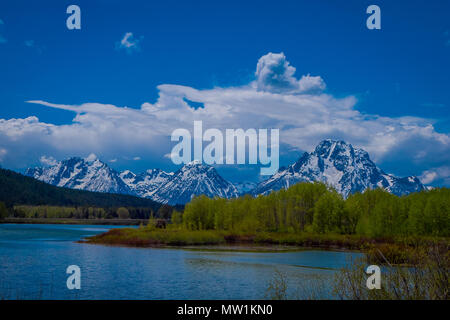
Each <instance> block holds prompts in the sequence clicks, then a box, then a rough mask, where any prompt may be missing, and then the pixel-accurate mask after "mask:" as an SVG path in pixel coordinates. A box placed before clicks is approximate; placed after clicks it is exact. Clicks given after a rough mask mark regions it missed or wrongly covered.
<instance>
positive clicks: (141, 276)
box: [0, 224, 360, 299]
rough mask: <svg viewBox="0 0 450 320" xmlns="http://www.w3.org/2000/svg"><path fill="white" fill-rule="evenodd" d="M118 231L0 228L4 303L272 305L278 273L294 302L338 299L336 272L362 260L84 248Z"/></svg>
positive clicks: (315, 253)
mask: <svg viewBox="0 0 450 320" xmlns="http://www.w3.org/2000/svg"><path fill="white" fill-rule="evenodd" d="M110 228H117V226H93V225H44V224H33V225H30V224H0V299H264V298H265V297H266V293H267V288H268V287H269V283H270V281H271V280H272V279H274V276H275V275H276V274H282V275H283V276H284V277H285V279H286V283H287V284H288V296H289V297H291V298H306V297H307V296H308V295H309V293H310V292H311V291H320V294H321V295H322V296H325V297H331V296H330V292H329V290H330V288H331V281H333V278H332V277H333V273H334V272H336V270H337V269H338V268H341V267H343V266H344V265H345V264H346V263H348V262H349V259H352V258H356V257H358V256H359V255H360V254H359V253H354V252H338V251H325V250H299V251H281V252H273V251H271V252H247V251H237V250H229V251H227V250H225V251H221V250H220V251H217V250H212V249H203V250H191V249H171V248H168V249H166V248H129V247H112V246H103V245H92V244H83V243H77V242H76V241H77V240H80V239H82V238H84V237H86V236H90V235H95V234H98V233H101V232H105V231H107V230H108V229H110ZM69 265H77V266H79V267H80V270H81V289H80V290H69V289H68V288H67V285H66V280H67V278H68V277H69V275H68V274H66V268H67V267H68V266H69ZM319 284H320V285H319Z"/></svg>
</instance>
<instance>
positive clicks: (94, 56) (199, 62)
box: [0, 0, 450, 185]
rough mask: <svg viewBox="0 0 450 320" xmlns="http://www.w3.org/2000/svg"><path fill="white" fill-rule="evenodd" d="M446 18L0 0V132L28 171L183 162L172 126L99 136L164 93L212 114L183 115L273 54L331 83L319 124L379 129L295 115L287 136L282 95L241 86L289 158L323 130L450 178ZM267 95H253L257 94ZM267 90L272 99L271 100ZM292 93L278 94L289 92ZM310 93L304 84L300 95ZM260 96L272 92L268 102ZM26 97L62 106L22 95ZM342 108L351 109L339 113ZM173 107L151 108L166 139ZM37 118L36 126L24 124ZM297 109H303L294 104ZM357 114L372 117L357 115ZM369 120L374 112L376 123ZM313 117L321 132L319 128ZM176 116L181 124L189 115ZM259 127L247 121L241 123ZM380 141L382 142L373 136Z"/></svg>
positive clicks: (440, 9)
mask: <svg viewBox="0 0 450 320" xmlns="http://www.w3.org/2000/svg"><path fill="white" fill-rule="evenodd" d="M70 4H77V5H79V6H80V8H81V26H82V28H81V30H68V29H67V28H66V25H65V24H66V18H67V16H68V15H67V14H66V8H67V6H68V5H70ZM370 4H377V5H379V6H380V8H381V17H382V22H381V23H382V29H381V30H368V29H367V28H366V24H365V20H366V19H367V16H368V15H367V14H366V13H365V10H366V8H367V6H368V5H370ZM448 12H450V2H448V1H441V0H439V1H437V0H436V1H376V2H373V1H277V2H274V1H270V2H269V1H233V0H232V1H223V2H219V1H183V2H181V1H158V2H156V1H133V0H128V1H114V0H113V1H111V0H109V1H92V0H91V1H76V2H73V1H45V0H44V1H42V0H41V1H21V0H19V1H10V2H1V3H0V19H1V22H0V74H1V77H0V119H4V121H9V122H7V123H6V122H3V123H1V126H3V128H2V127H1V126H0V156H1V157H0V161H1V165H2V166H3V167H8V168H13V169H17V170H20V169H23V168H25V167H27V166H30V165H36V164H39V159H40V158H41V157H42V156H45V157H46V158H50V157H54V158H56V159H62V158H64V157H67V156H70V155H80V156H87V155H88V154H89V153H92V152H93V153H96V154H97V155H98V156H99V157H100V158H101V159H103V160H105V161H112V162H110V164H111V166H113V167H115V168H117V169H123V168H130V169H132V170H135V171H140V170H144V169H146V168H152V167H161V168H163V169H166V170H173V169H175V168H176V166H174V165H173V164H172V163H171V162H170V160H169V159H167V158H165V157H164V154H166V153H167V150H166V149H167V148H170V147H171V145H170V140H169V139H168V136H169V135H170V131H169V132H167V137H166V138H167V139H168V140H162V139H161V138H156V134H155V135H154V136H153V133H152V132H153V131H152V132H147V131H145V130H144V131H142V132H137V130H136V131H135V130H131V133H129V132H126V131H127V130H128V129H129V128H128V129H127V127H125V126H124V127H123V128H122V127H119V128H118V129H117V132H119V133H120V134H121V136H120V137H122V138H123V139H121V138H120V139H119V138H116V139H115V140H114V139H113V138H111V141H109V140H103V139H107V137H108V136H110V137H111V136H112V135H111V133H108V124H111V123H112V122H107V121H108V120H107V119H109V117H110V116H111V117H112V116H113V114H116V112H119V113H120V115H121V116H122V115H123V117H124V118H123V121H124V122H127V121H128V122H130V123H133V121H137V122H138V123H137V126H138V127H139V126H141V125H144V123H139V121H140V120H139V119H140V118H139V117H140V116H139V112H141V111H142V110H143V109H145V107H144V108H143V105H144V106H145V105H146V104H148V105H152V106H155V105H156V106H157V107H158V108H159V107H162V108H165V109H164V110H168V109H171V108H174V107H173V106H172V105H165V104H166V102H165V101H166V100H168V101H169V102H168V103H175V104H176V103H177V100H176V99H175V100H173V101H172V100H170V99H172V98H174V97H178V96H179V95H182V96H183V97H184V98H186V99H188V98H189V97H190V98H191V99H190V100H192V101H198V102H201V103H203V102H205V103H206V109H208V108H209V110H210V114H208V115H204V114H203V115H202V114H190V113H189V116H185V118H187V119H191V118H193V119H195V118H202V117H206V116H208V119H211V118H213V117H214V116H211V115H214V114H220V111H217V110H216V111H214V110H215V109H214V106H216V105H219V106H222V107H224V106H227V105H229V103H231V101H228V100H227V99H226V96H221V95H222V94H224V93H223V91H225V92H233V91H232V90H237V92H242V91H245V90H246V89H245V90H244V89H242V88H247V89H248V88H249V87H251V86H252V83H253V84H254V83H255V81H257V80H258V79H257V75H255V71H256V66H257V63H258V61H259V59H260V58H261V57H264V56H266V55H267V54H268V53H277V54H279V53H283V54H284V57H285V60H282V61H283V63H284V61H286V62H288V63H289V65H290V66H293V67H295V68H296V72H295V74H294V77H295V78H296V79H300V78H301V77H302V76H303V75H308V74H310V75H311V76H314V77H320V78H321V79H322V80H323V82H324V83H325V84H326V89H325V90H324V91H323V92H321V93H320V94H317V95H315V96H311V95H308V97H305V99H311V100H307V101H309V103H310V104H312V103H313V102H317V101H319V100H320V101H319V102H317V103H319V104H320V106H323V107H324V108H329V109H328V110H333V111H330V112H327V111H326V110H322V111H321V112H324V113H319V114H318V113H316V110H317V109H314V110H311V114H310V115H307V116H306V118H307V119H311V122H314V121H315V120H314V119H322V118H323V117H324V114H327V115H329V117H330V118H329V121H334V120H336V119H338V120H339V121H337V122H339V123H341V124H342V126H346V125H347V124H346V123H347V122H346V121H350V120H351V121H352V122H351V124H348V125H349V126H351V125H353V124H354V125H355V126H358V121H359V125H360V127H361V128H371V129H370V130H369V129H367V130H366V131H364V130H362V129H361V128H360V129H361V133H360V134H359V133H358V128H359V127H358V128H356V127H355V129H354V132H353V133H352V134H351V133H349V132H344V131H345V130H344V129H342V130H340V129H339V128H338V127H333V126H331V125H330V128H329V130H328V131H326V130H325V131H324V132H321V133H320V134H319V133H317V132H311V130H313V128H309V129H308V130H305V131H307V132H309V133H308V134H306V135H305V136H301V135H302V133H301V132H303V131H302V130H301V129H303V128H304V125H303V124H301V123H299V124H298V129H299V130H298V131H292V132H290V131H289V130H284V131H283V128H291V127H292V125H293V124H292V123H287V122H282V120H281V118H280V117H279V116H277V115H275V114H274V115H272V114H271V111H270V110H271V109H270V108H273V109H277V108H281V107H282V103H281V102H279V101H281V100H280V99H279V98H280V97H279V96H276V94H280V93H279V92H270V90H269V89H268V90H267V92H266V93H267V94H266V95H261V96H254V97H253V96H252V98H250V97H249V95H247V94H246V96H245V97H246V100H245V101H246V103H248V104H249V105H251V104H253V103H261V104H262V105H265V104H266V103H267V105H265V107H261V108H262V109H261V112H262V115H263V116H264V117H261V124H260V125H262V124H267V126H268V127H277V126H279V127H280V129H281V133H280V136H281V143H282V154H281V158H280V162H281V164H282V165H287V164H290V163H291V162H292V161H294V160H296V159H297V158H298V157H299V156H300V155H301V153H302V151H305V150H306V151H311V150H312V148H313V147H314V145H316V144H317V143H318V142H319V141H320V139H322V138H337V139H345V140H346V141H347V142H350V143H352V144H354V145H355V146H359V147H363V148H365V149H366V150H368V151H369V153H370V154H371V156H372V158H374V159H375V161H376V163H377V164H378V165H379V166H380V167H381V168H383V169H384V170H385V171H387V172H391V173H394V174H398V175H418V176H422V178H423V179H425V180H426V182H427V183H429V184H434V185H450V163H449V160H450V158H449V155H448V154H449V153H450V147H449V142H448V140H449V139H450V138H449V132H450V119H449V112H448V111H449V108H450V90H449V89H450V76H449V71H450V59H449V58H450V20H449V19H448ZM127 33H132V37H131V38H128V39H130V40H131V43H133V41H137V43H136V45H135V46H133V45H132V46H131V48H128V49H126V48H121V47H120V45H119V44H120V41H121V40H122V39H124V37H125V35H126V34H127ZM277 61H278V62H279V61H281V60H277ZM169 84H170V85H179V86H182V87H180V88H177V87H163V91H164V94H163V96H164V95H167V97H169V98H170V99H169V98H168V99H161V100H164V101H159V104H158V97H159V96H160V95H161V88H159V89H158V86H159V85H169ZM191 89H193V90H194V91H192V90H191ZM241 89H242V90H241ZM259 89H260V88H259V87H258V90H256V89H255V90H256V91H258V92H261V90H259ZM227 90H229V91H227ZM249 90H250V89H249ZM262 91H264V90H262ZM269 94H271V95H272V96H270V97H267V96H268V95H269ZM290 94H291V93H287V92H284V93H282V94H281V95H284V100H286V99H287V96H288V95H290ZM302 94H303V93H299V92H297V93H295V97H296V98H298V97H299V96H301V95H302ZM325 96H326V97H325ZM193 97H194V99H192V98H193ZM213 97H217V99H216V100H214V98H213ZM263 97H264V99H266V98H267V99H266V100H264V101H262V100H261V99H263ZM195 99H197V100H195ZM202 99H204V101H203V100H202ZM252 99H254V100H252ZM330 99H331V100H333V101H331V102H330ZM351 99H354V100H352V101H349V100H351ZM30 100H33V101H34V100H39V101H45V102H47V103H51V104H55V105H54V106H53V107H48V106H46V105H43V104H42V103H41V104H36V103H27V102H26V101H30ZM284 100H283V101H284ZM239 101H242V99H241V100H239ZM302 101H303V100H302ZM87 103H91V104H94V103H95V104H96V105H86V104H87ZM208 103H209V105H211V107H208ZM277 103H280V105H277ZM298 103H301V102H298ZM306 103H308V102H306ZM83 104H85V105H84V107H83V111H82V112H80V111H78V113H79V114H80V115H81V116H83V115H84V118H83V117H82V118H81V119H74V118H75V116H76V112H73V111H71V110H74V109H73V108H72V109H71V108H67V106H80V105H83ZM97 104H102V105H108V106H109V105H111V110H113V108H123V107H125V106H127V107H128V108H132V109H135V110H136V111H137V113H136V114H134V113H133V114H131V115H130V114H128V113H127V114H125V113H123V112H121V111H122V109H120V110H116V109H114V110H113V111H111V112H112V113H108V112H106V113H101V112H99V111H98V105H97ZM335 105H336V106H340V108H343V109H339V110H338V111H336V113H334V112H335V110H336V109H335V107H334V106H335ZM344 105H345V106H344ZM64 106H66V107H64ZM232 107H233V108H236V110H234V109H233V114H237V113H238V112H243V115H242V116H241V117H239V119H247V118H251V116H249V114H248V113H250V111H248V110H250V109H248V110H247V109H246V105H245V104H242V105H239V106H237V105H236V106H235V105H233V106H232ZM224 108H225V107H224ZM239 108H240V109H239ZM317 108H319V107H317ZM68 109H70V110H68ZM319 109H320V108H319ZM344 109H345V110H347V111H349V110H351V112H350V111H349V112H347V113H345V112H343V110H344ZM348 109H349V110H348ZM147 110H148V108H147ZM158 110H159V109H158ZM174 110H176V109H174ZM302 110H303V109H302ZM75 111H76V110H75ZM247 111H248V113H247ZM102 112H103V111H102ZM152 112H153V111H152ZM304 112H306V113H307V114H309V111H308V110H306V111H304ZM178 113H179V114H182V112H178ZM344 113H345V114H344ZM171 114H172V113H170V112H168V113H167V114H166V115H164V114H163V115H161V116H160V117H159V118H158V116H157V117H156V118H157V119H158V121H157V122H155V124H152V123H151V121H150V122H149V124H148V125H149V126H152V125H154V126H158V124H159V123H163V122H164V121H167V123H164V124H165V125H166V127H158V128H156V127H155V130H154V131H155V132H159V133H160V134H161V135H162V136H164V134H163V133H164V128H166V129H167V128H172V127H171V125H172V123H171V121H170V118H169V115H171ZM176 114H177V112H176V111H175V112H174V113H173V114H172V115H174V117H176ZM302 114H303V113H302ZM147 115H148V113H146V116H147ZM30 116H35V117H36V118H37V119H38V120H33V121H31V122H30V121H19V120H20V119H26V118H28V117H30ZM226 116H227V115H226V114H224V118H226ZM246 116H248V117H246ZM292 116H293V117H296V116H298V115H297V114H296V113H295V112H294V113H293V115H292ZM130 117H131V120H130V119H129V118H130ZM134 117H137V118H134ZM361 117H364V120H358V119H361ZM373 117H376V118H377V119H378V120H377V121H374V122H370V121H371V120H370V118H373ZM141 118H142V117H141ZM150 118H151V117H150ZM350 118H351V119H350ZM368 118H369V119H368ZM11 119H15V120H14V121H15V122H13V121H11ZM164 119H165V120H164ZM230 119H231V118H230ZM74 120H75V121H74ZM101 121H104V122H101ZM205 121H206V119H205ZM211 121H212V120H211ZM230 121H231V120H230ZM317 121H318V122H317V125H318V127H321V124H323V123H322V122H321V120H317ZM364 121H369V122H370V123H368V125H365V124H364V123H365V122H364ZM174 122H175V123H176V124H180V125H183V121H182V119H177V121H174ZM335 122H336V121H335ZM74 123H75V126H74ZM186 123H188V122H186ZM186 123H184V125H186ZM231 123H232V122H231ZM327 123H328V122H327ZM220 124H221V122H220V121H216V122H214V121H212V122H211V125H216V126H219V125H220ZM251 124H252V121H248V122H245V121H243V120H242V121H241V120H239V125H240V126H242V127H244V128H245V127H246V126H247V127H249V126H250V125H251ZM115 125H116V126H117V124H115ZM173 125H175V124H173ZM223 125H224V126H226V125H229V123H227V122H226V121H224V122H223ZM334 125H336V123H335V124H334ZM430 125H431V126H432V127H430ZM97 126H98V128H93V127H97ZM414 126H416V127H414ZM322 127H323V126H322ZM390 127H393V128H395V130H394V133H392V134H389V135H386V137H385V139H383V135H382V133H383V132H390V131H389V130H390V129H389V128H390ZM412 127H414V128H413V129H411V128H412ZM11 128H13V129H11ZM102 128H105V129H104V130H103V129H102ZM131 128H133V127H131ZM189 129H190V128H189ZM33 130H36V131H33ZM96 130H97V131H96ZM102 130H103V131H102ZM146 130H147V129H146ZM371 130H372V131H371ZM12 131H13V132H14V133H13V134H12V133H11V132H12ZM49 131H51V132H52V134H48V132H49ZM362 131H364V132H362ZM283 132H285V134H284V135H283ZM119 133H117V134H119ZM133 133H135V134H136V135H139V136H138V137H134V136H133ZM46 134H47V135H46ZM295 134H297V135H298V136H296V135H295ZM28 135H31V137H33V139H35V140H33V139H30V137H29V136H28ZM146 135H149V139H148V144H147V143H146V139H145V136H146ZM373 135H377V137H378V138H377V139H376V142H374V139H372V136H373ZM150 136H151V137H150ZM62 137H64V139H63V138H62ZM71 138H72V139H71ZM127 139H128V140H127ZM152 139H153V140H152ZM86 141H95V143H94V142H92V143H87V142H86ZM127 141H131V142H136V143H127ZM121 143H122V144H123V145H121ZM61 144H63V145H61ZM99 146H101V147H99ZM172 146H173V145H172ZM138 158H139V160H133V159H138ZM219 169H220V170H221V171H222V173H223V174H224V175H225V176H226V177H227V178H229V179H230V180H234V181H236V180H238V179H239V178H242V177H243V178H245V179H249V180H252V179H253V180H254V179H258V177H256V172H258V171H257V170H253V169H252V168H248V167H246V168H228V167H221V168H219Z"/></svg>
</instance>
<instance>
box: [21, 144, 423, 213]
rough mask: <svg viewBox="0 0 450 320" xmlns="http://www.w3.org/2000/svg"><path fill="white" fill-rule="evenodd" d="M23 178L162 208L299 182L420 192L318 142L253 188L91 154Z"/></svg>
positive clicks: (343, 148) (355, 152)
mask: <svg viewBox="0 0 450 320" xmlns="http://www.w3.org/2000/svg"><path fill="white" fill-rule="evenodd" d="M25 174H26V175H28V176H31V177H33V178H35V179H38V180H41V181H44V182H47V183H50V184H53V185H56V186H59V187H66V188H73V189H81V190H88V191H98V192H109V193H124V194H132V195H136V196H139V197H144V198H149V199H152V200H155V201H158V202H161V203H167V204H185V203H187V202H189V201H190V200H191V198H192V197H193V196H194V195H200V194H204V195H206V196H208V197H216V196H217V197H222V198H233V197H237V196H238V195H242V194H245V193H250V194H252V195H258V194H267V193H270V192H271V191H273V190H279V189H281V188H288V187H289V186H291V185H293V184H295V183H298V182H302V181H308V182H313V181H322V182H325V183H327V184H329V185H331V186H333V187H334V188H335V189H336V190H337V191H338V192H339V193H340V194H342V195H343V196H344V197H347V196H348V195H349V194H351V193H354V192H357V191H364V190H366V189H368V188H371V189H374V188H378V187H381V188H384V189H386V190H387V191H389V192H391V193H394V194H396V195H404V194H409V193H411V192H416V191H421V190H423V189H425V187H424V185H423V184H422V183H421V182H420V180H419V179H418V178H417V177H413V176H412V177H406V178H398V177H395V176H393V175H391V174H386V173H385V172H383V171H382V170H381V169H379V168H378V167H377V166H376V165H375V164H374V163H373V162H372V161H371V160H370V158H369V154H368V153H367V152H366V151H364V150H362V149H357V148H353V147H352V145H351V144H347V143H345V142H343V141H334V140H324V141H322V142H321V143H320V144H319V145H318V146H317V147H316V148H315V150H314V151H313V152H311V153H307V152H306V153H304V154H303V156H302V157H300V159H299V160H298V161H297V162H295V163H294V164H292V165H291V166H289V167H288V168H284V169H280V170H279V171H278V172H277V173H276V174H274V175H273V176H272V177H270V178H269V179H268V180H265V181H263V182H261V183H259V184H258V185H256V184H254V183H253V182H242V183H236V184H235V185H233V184H232V183H230V182H228V181H227V180H225V179H224V178H222V177H221V176H220V175H219V174H218V173H217V171H216V170H215V169H214V168H213V167H212V166H209V165H206V164H202V163H200V162H198V161H193V162H190V163H188V164H186V165H185V166H183V167H182V168H181V169H179V170H178V171H176V172H175V173H172V172H169V173H168V172H164V171H162V170H160V169H151V170H147V171H145V172H142V173H138V174H135V173H133V172H131V171H129V170H125V171H122V172H120V173H118V172H117V171H115V170H114V169H111V168H110V167H109V166H108V165H107V164H106V163H104V162H102V161H100V160H99V159H98V158H97V157H95V156H94V155H90V156H89V157H87V158H85V159H83V158H79V157H74V158H70V159H67V160H63V161H60V162H57V163H56V164H54V165H52V166H50V167H45V168H42V167H37V168H30V169H28V170H27V171H26V172H25Z"/></svg>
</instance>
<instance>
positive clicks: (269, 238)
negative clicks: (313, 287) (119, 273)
mask: <svg viewBox="0 0 450 320" xmlns="http://www.w3.org/2000/svg"><path fill="white" fill-rule="evenodd" d="M84 242H87V243H92V244H108V245H124V246H134V247H157V246H202V245H242V244H246V245H252V246H255V245H259V246H269V247H270V246H295V247H307V248H323V249H337V250H357V251H363V252H365V253H366V254H367V257H368V260H369V261H370V262H371V263H374V264H393V265H394V264H395V265H401V264H409V263H410V262H411V256H412V255H413V253H415V252H417V250H418V249H420V248H427V247H430V246H433V245H439V246H444V247H448V246H449V243H450V242H449V239H447V238H429V237H396V238H369V237H366V236H360V235H341V234H314V233H306V232H304V233H282V232H254V233H243V232H232V231H216V230H197V231H192V230H185V229H182V228H179V227H178V228H177V227H176V226H173V225H170V226H169V227H168V228H167V229H157V228H155V227H153V226H145V227H144V226H141V227H140V228H137V229H136V228H124V229H111V230H109V231H107V232H105V233H102V234H99V235H96V236H93V237H89V238H87V239H86V240H85V241H84Z"/></svg>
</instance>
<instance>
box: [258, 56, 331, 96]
mask: <svg viewBox="0 0 450 320" xmlns="http://www.w3.org/2000/svg"><path fill="white" fill-rule="evenodd" d="M295 70H296V69H295V68H294V67H293V66H291V65H290V64H289V62H288V61H287V60H286V56H285V55H284V53H283V52H281V53H272V52H270V53H268V54H266V55H264V56H262V57H261V58H260V59H259V61H258V64H257V66H256V73H255V75H256V87H257V89H258V90H259V91H267V92H273V93H317V92H321V91H323V90H324V89H325V87H326V85H325V82H324V81H323V80H322V78H321V77H319V76H316V77H312V76H310V75H309V74H308V75H306V76H302V78H301V79H300V80H297V78H295V77H294V73H295Z"/></svg>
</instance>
